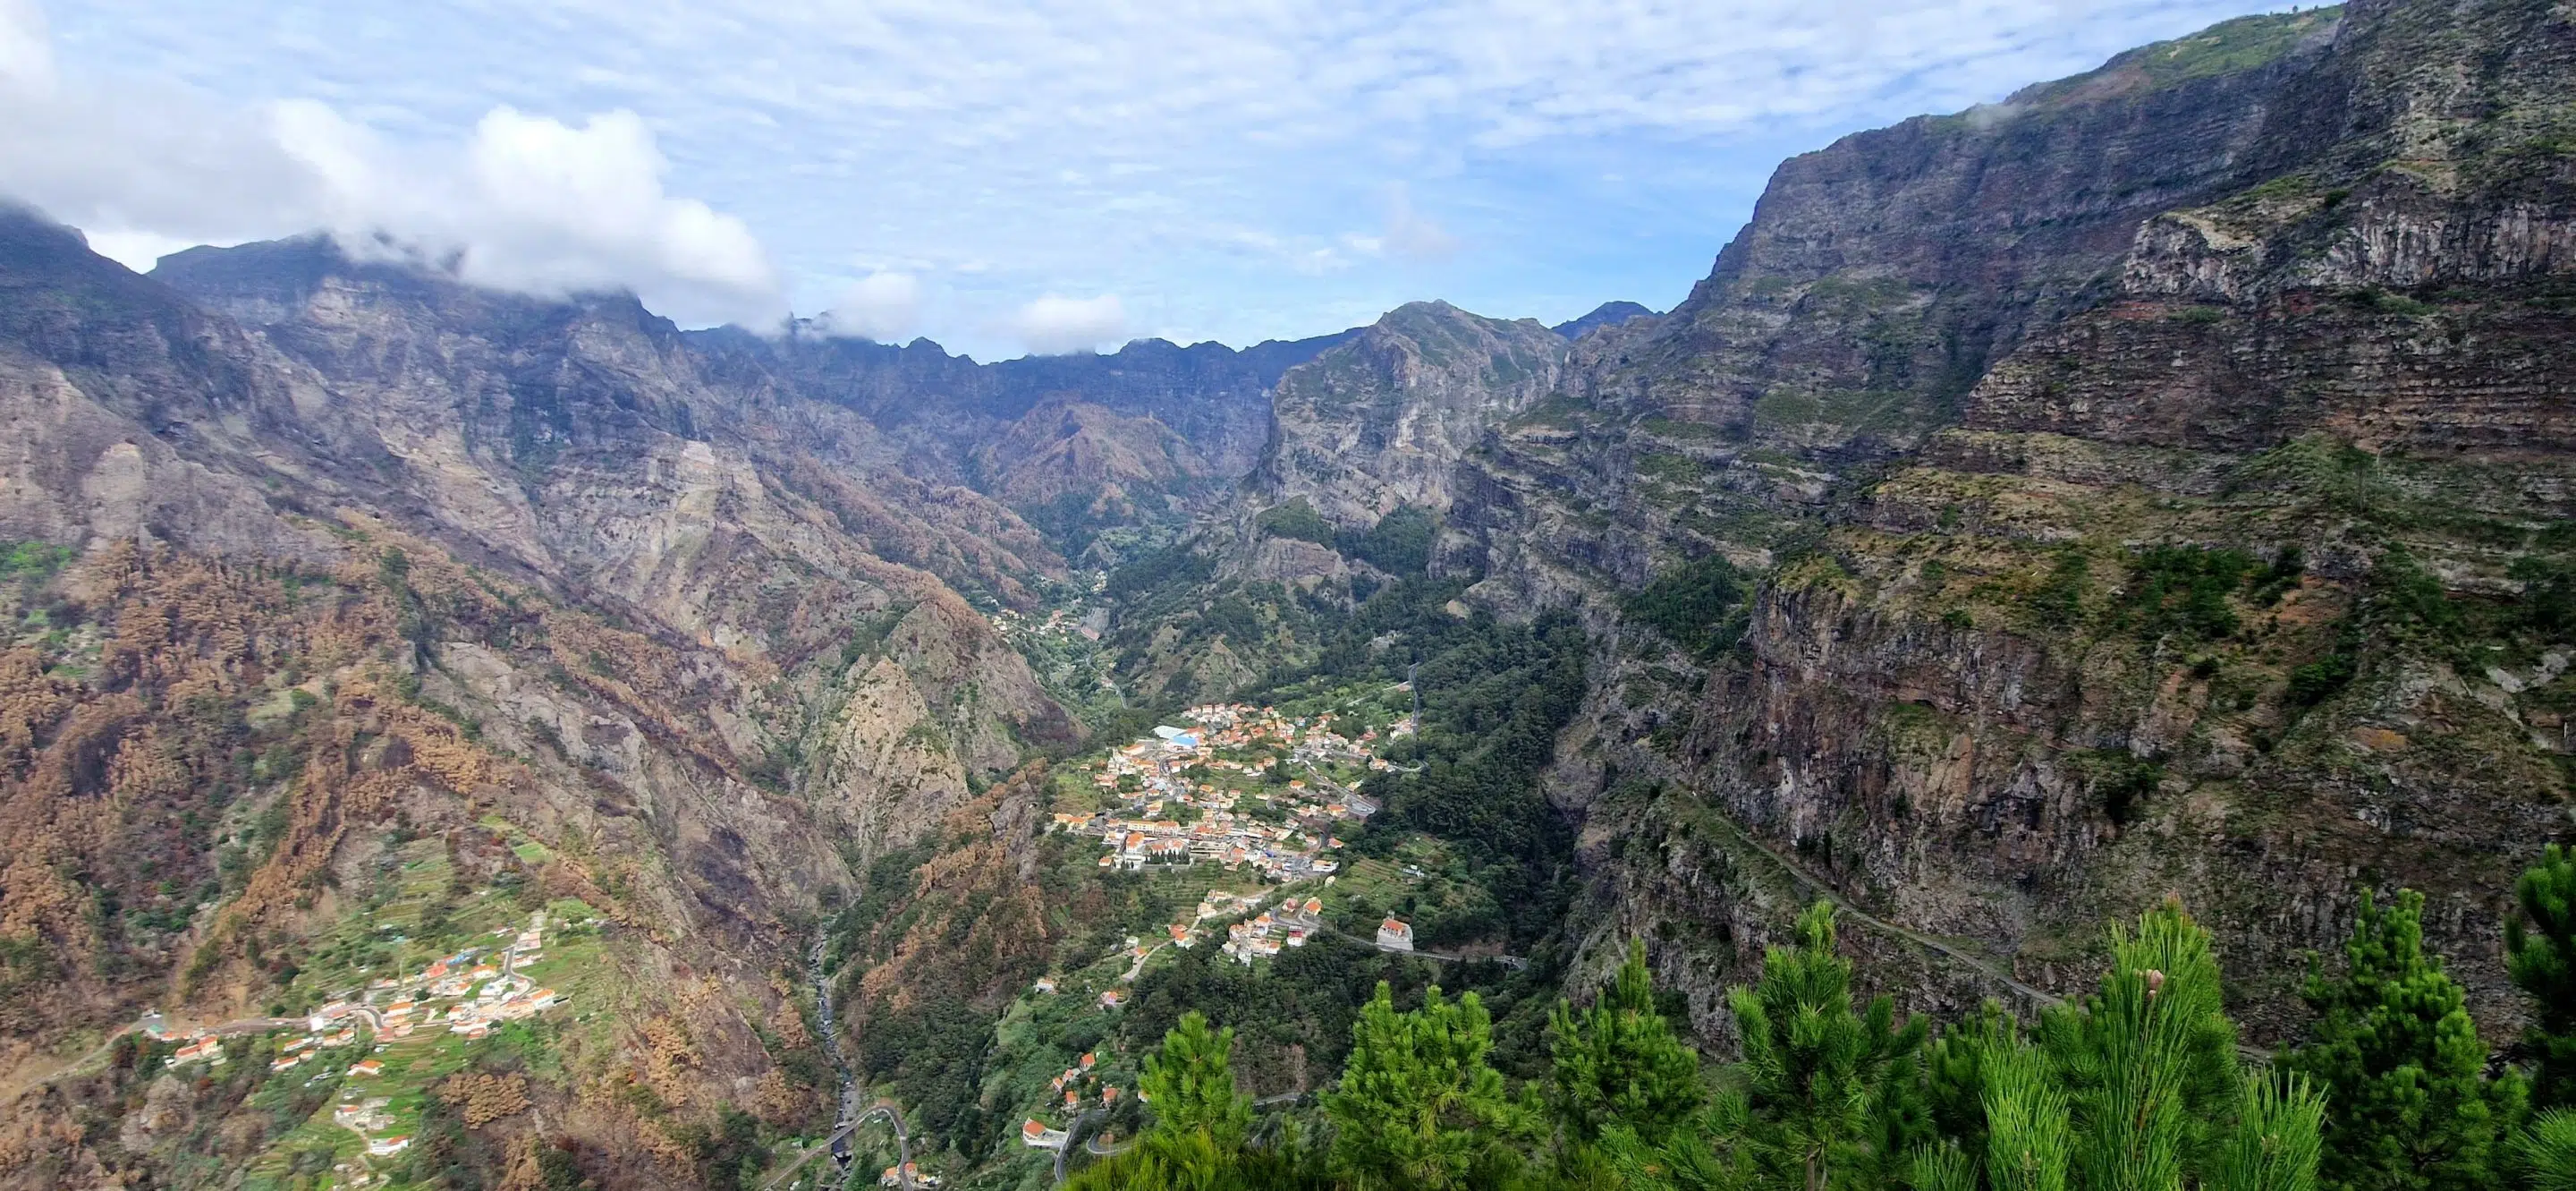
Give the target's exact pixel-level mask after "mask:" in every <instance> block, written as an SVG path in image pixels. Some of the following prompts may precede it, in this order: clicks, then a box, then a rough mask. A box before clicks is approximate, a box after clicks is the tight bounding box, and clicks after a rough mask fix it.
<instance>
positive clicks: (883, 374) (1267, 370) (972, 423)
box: [687, 328, 1357, 528]
mask: <svg viewBox="0 0 2576 1191" xmlns="http://www.w3.org/2000/svg"><path fill="white" fill-rule="evenodd" d="M1356 333H1357V332H1355V331H1345V332H1342V333H1339V334H1335V335H1323V336H1317V337H1315V338H1312V339H1301V340H1293V341H1272V342H1267V343H1261V344H1256V345H1254V346H1252V347H1249V348H1245V349H1243V350H1241V351H1236V350H1234V349H1233V348H1229V347H1226V346H1225V345H1223V344H1217V343H1200V344H1193V345H1191V346H1189V347H1177V346H1174V345H1173V344H1170V343H1167V342H1164V341H1162V340H1159V339H1147V340H1138V341H1136V342H1134V343H1130V344H1128V345H1127V346H1125V347H1123V348H1120V349H1119V350H1118V351H1116V352H1114V353H1111V354H1109V355H1070V356H1030V357H1025V358H1021V359H1016V360H1006V361H1002V362H1000V363H997V364H989V365H987V364H977V363H975V362H974V361H973V360H970V359H967V358H966V357H964V356H951V355H949V354H948V353H947V352H945V351H943V350H941V349H940V347H939V346H938V345H937V344H934V343H931V342H929V341H927V340H916V341H914V342H913V343H912V344H910V345H908V346H904V347H894V346H889V345H885V344H877V343H867V342H863V341H856V340H847V339H835V338H827V337H821V336H817V335H814V334H812V333H810V332H809V331H798V332H795V333H791V334H789V335H786V336H782V337H778V338H762V337H759V336H755V335H752V334H750V333H747V332H744V331H741V330H739V329H736V328H725V329H722V330H717V331H706V332H695V333H692V334H690V335H689V336H688V337H687V338H688V340H689V342H690V344H691V346H692V348H693V349H694V350H695V351H697V352H698V353H699V354H700V355H701V356H702V357H703V358H704V359H705V360H706V366H707V367H708V368H709V370H710V371H711V372H713V373H715V374H717V375H719V376H725V377H732V378H738V379H737V383H742V384H747V385H752V386H762V387H775V388H779V389H784V390H790V391H793V392H796V393H800V394H803V395H806V396H809V397H811V398H813V399H815V400H818V401H824V402H829V403H832V404H835V405H839V406H842V407H845V408H847V409H850V410H853V411H856V412H857V413H859V414H860V415H862V416H863V417H865V418H866V419H867V420H868V421H869V422H870V423H871V424H872V425H874V426H876V427H878V428H879V430H880V431H881V432H882V433H883V434H884V435H885V436H886V439H887V441H888V442H889V443H890V444H891V445H892V447H893V449H894V451H895V452H896V457H897V458H899V459H900V460H901V465H902V468H903V470H904V471H905V472H906V473H907V474H911V475H918V476H925V477H935V478H938V479H941V480H943V481H945V482H948V483H952V484H959V485H966V486H971V487H974V488H976V489H977V490H978V491H981V492H984V493H987V494H989V495H993V496H995V497H998V498H1000V499H1002V500H1003V501H1005V502H1008V503H1009V504H1011V505H1012V507H1014V508H1017V509H1020V510H1022V511H1024V512H1028V513H1030V514H1032V515H1034V516H1037V517H1039V518H1040V519H1041V520H1042V521H1046V522H1048V523H1049V524H1050V526H1051V527H1057V526H1061V527H1079V528H1090V527H1097V526H1100V525H1106V524H1113V523H1118V522H1121V521H1126V520H1132V519H1137V518H1153V517H1155V516H1157V515H1159V516H1161V517H1162V518H1163V519H1166V520H1169V519H1171V517H1172V510H1171V509H1170V508H1169V507H1167V506H1166V504H1165V501H1166V498H1170V499H1179V500H1184V501H1191V502H1195V503H1196V505H1198V506H1202V507H1203V506H1204V505H1206V504H1207V503H1208V501H1209V500H1210V499H1213V498H1220V497H1222V496H1223V494H1224V493H1225V492H1226V490H1227V489H1228V488H1229V487H1230V486H1231V485H1232V484H1233V483H1235V482H1236V481H1238V480H1240V479H1242V478H1243V476H1244V475H1245V474H1246V473H1248V472H1250V471H1251V470H1252V468H1253V466H1254V465H1255V464H1256V463H1257V462H1258V461H1259V458H1260V454H1261V451H1262V447H1263V444H1264V442H1265V441H1266V432H1267V430H1268V427H1269V407H1270V390H1271V387H1272V386H1273V385H1275V384H1277V383H1278V381H1279V378H1280V376H1281V374H1282V373H1284V372H1286V371H1287V370H1288V369H1290V368H1292V367H1294V366H1296V365H1298V364H1302V363H1304V362H1306V361H1307V360H1310V359H1313V358H1314V357H1315V356H1316V355H1317V354H1319V353H1321V352H1323V351H1324V350H1326V349H1328V348H1330V347H1332V346H1334V345H1335V344H1338V343H1341V342H1342V341H1344V340H1346V339H1348V338H1350V337H1351V336H1352V335H1354V334H1356ZM1112 485H1114V486H1116V487H1117V488H1118V489H1119V492H1118V493H1117V494H1116V495H1115V496H1114V497H1112V498H1111V499H1110V500H1109V502H1108V504H1107V505H1106V506H1104V507H1102V508H1101V509H1099V510H1098V511H1097V512H1095V511H1093V510H1091V509H1090V508H1088V507H1087V506H1086V507H1083V508H1079V509H1077V508H1075V507H1074V502H1075V501H1076V500H1077V499H1079V500H1086V501H1087V500H1088V498H1091V497H1093V496H1096V495H1098V494H1100V493H1101V491H1102V490H1103V488H1104V487H1105V486H1112Z"/></svg>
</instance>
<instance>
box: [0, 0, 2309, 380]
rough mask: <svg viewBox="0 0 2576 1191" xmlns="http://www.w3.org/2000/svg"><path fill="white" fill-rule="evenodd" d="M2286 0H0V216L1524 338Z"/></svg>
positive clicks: (1051, 346)
mask: <svg viewBox="0 0 2576 1191" xmlns="http://www.w3.org/2000/svg"><path fill="white" fill-rule="evenodd" d="M2282 7H2286V6H2283V5H2265V4H2259V3H2251V2H2248V0H1877V2H1871V0H1739V2H1733V3H1698V4H1675V3H1663V2H1658V0H1599V2H1597V3H1590V4H1583V3H1577V4H1566V3H1563V2H1562V0H1544V2H1542V0H1486V2H1484V3H1464V2H1458V0H1308V2H1305V3H1276V2H1271V0H1227V2H1223V3H1208V4H1196V3H1186V2H1180V0H1168V2H1165V3H1157V4H1125V3H1116V2H1114V0H1083V2H1072V0H1026V2H1023V3H1015V4H985V3H977V2H975V0H892V2H872V3H846V2H841V0H801V2H798V3H778V2H775V0H767V2H763V3H756V4H755V3H734V2H732V0H686V2H683V0H511V2H507V3H504V2H500V0H408V2H405V3H400V4H392V3H365V2H361V0H338V2H314V0H256V2H254V0H192V2H191V3H186V4H173V3H170V2H169V0H86V2H80V3H74V2H71V0H41V2H40V0H0V189H6V190H8V191H10V192H13V193H15V194H16V195H17V196H18V197H20V198H23V199H26V200H28V201H31V202H34V203H36V204H37V205H39V206H41V207H43V208H45V209H46V210H48V211H50V212H52V213H53V214H54V215H56V216H57V217H59V218H62V219H64V220H66V221H68V222H71V223H74V224H76V225H79V226H81V227H83V228H84V229H85V230H87V231H89V232H90V233H91V236H92V240H93V243H95V244H98V245H99V246H100V247H101V248H102V249H103V250H106V251H109V252H110V254H111V255H116V256H118V257H119V258H120V259H126V260H128V261H129V262H130V263H138V264H141V263H145V262H148V261H149V259H150V258H151V256H153V255H155V254H156V253H157V252H159V251H166V250H168V249H169V248H171V247H175V246H179V245H184V244H189V243H196V242H200V241H212V242H230V241H237V240H242V239H253V238H262V237H268V236H276V235H284V234H291V233H294V232H297V231H302V230H308V229H312V228H317V227H319V228H329V229H332V230H334V231H335V232H337V233H338V234H339V235H341V236H342V238H343V240H344V242H350V243H378V244H391V245H394V246H396V248H398V249H403V250H416V251H420V252H424V253H427V254H430V255H434V256H440V257H451V258H454V259H458V260H461V261H463V262H465V264H464V267H465V269H466V272H467V275H468V276H469V277H470V278H472V279H474V280H477V281H479V282H482V283H484V284H490V285H495V286H500V287H505V288H512V289H522V290H528V291H532V292H541V293H542V292H562V291H565V290H569V289H577V288H589V287H599V286H626V287H630V288H633V289H635V290H636V291H637V292H638V293H640V294H642V295H643V296H644V297H645V299H646V301H647V302H648V303H649V304H651V305H653V306H654V308H655V309H657V310H661V311H663V312H665V313H669V314H671V315H673V316H674V317H677V318H679V319H681V320H682V321H683V322H688V323H693V324H703V323H708V322H714V321H724V320H733V321H743V322H746V323H754V324H760V323H770V322H774V321H775V320H776V319H777V318H779V317H780V316H782V315H783V314H785V313H786V312H788V311H790V310H793V311H794V312H796V313H799V314H807V315H811V314H816V313H819V312H822V311H825V310H832V311H834V312H835V316H834V320H833V325H834V326H836V327H839V328H841V329H843V330H845V331H846V332H848V333H852V334H866V335H870V336H873V337H878V338H909V337H910V336H912V335H914V334H927V335H930V336H931V337H933V338H936V339H938V340H940V341H941V342H943V343H945V344H948V345H949V346H951V347H952V348H957V349H963V350H970V351H972V352H973V353H974V354H976V355H977V356H978V357H979V358H987V359H990V358H998V357H1001V356H1008V355H1015V354H1019V353H1020V352H1022V351H1027V350H1040V351H1062V350H1080V349H1084V348H1087V347H1091V346H1095V345H1114V344H1116V343H1118V342H1121V341H1123V340H1125V339H1126V338H1129V337H1132V336H1145V335H1160V336H1164V337H1167V338H1171V339H1175V340H1180V341H1184V342H1187V341H1194V340H1199V339H1211V338H1212V339H1219V340H1223V341H1225V342H1229V343H1235V344H1243V343H1249V342H1253V341H1257V340H1260V339H1264V338H1273V337H1294V336H1300V335H1310V334H1316V333H1320V332H1325V331H1330V330H1334V329H1338V328H1340V327H1343V326H1348V325H1353V324H1357V323H1362V322H1366V321H1369V320H1370V319H1372V318H1374V317H1375V316H1376V315H1377V314H1378V313H1379V312H1380V311H1382V310H1384V309H1386V308H1388V307H1391V306H1393V305H1396V304H1398V303H1401V302H1404V301H1407V300H1411V299H1416V298H1430V297H1439V298H1446V299H1448V300H1449V301H1452V302H1454V303H1456V304H1458V305H1460V306H1463V307H1466V308H1468V309H1471V310H1476V311H1479V312H1483V313H1488V314H1495V315H1504V316H1520V315H1532V316H1537V317H1540V318H1543V319H1547V320H1550V321H1556V320H1561V319H1565V318H1570V317H1572V316H1574V315H1577V314H1580V313H1582V312H1583V311H1585V310H1587V309H1590V308H1591V307H1592V306H1594V305H1596V304H1598V303H1600V302H1602V301H1604V300H1607V299H1611V298H1628V299H1633V300H1636V301H1641V302H1645V303H1647V304H1649V305H1652V306H1655V307H1657V308H1659V309H1660V308H1664V307H1667V306H1669V305H1671V304H1672V303H1673V302H1675V301H1677V300H1679V299H1680V297H1681V296H1682V295H1683V294H1684V293H1686V292H1687V291H1688V289H1689V287H1690V285H1691V283H1692V282H1693V281H1695V280H1697V279H1698V278H1700V277H1701V276H1703V275H1705V274H1706V273H1707V271H1708V267H1709V263H1710V261H1711V259H1712V258H1713V257H1714V256H1715V254H1716V252H1717V250H1718V249H1719V248H1720V247H1721V246H1722V245H1723V244H1724V243H1725V241H1726V240H1727V239H1728V238H1729V237H1730V236H1732V235H1733V234H1734V232H1735V230H1736V229H1737V228H1738V227H1739V226H1740V225H1741V224H1742V223H1743V221H1744V219H1745V217H1746V216H1747V215H1748V214H1749V213H1750V212H1751V209H1752V204H1753V200H1754V199H1755V198H1756V197H1757V196H1758V195H1759V194H1760V192H1761V188H1762V184H1763V182H1764V181H1765V179H1767V177H1768V176H1769V174H1770V172H1771V169H1772V167H1773V166H1774V165H1776V164H1777V163H1778V162H1779V160H1780V159H1781V158H1783V157H1785V156H1788V155H1790V154H1792V153H1796V152H1800V151H1803V150H1806V149H1811V148H1815V147H1818V146H1821V145H1823V144H1826V143H1828V142H1830V141H1831V140H1832V139H1833V138H1835V137H1836V136H1839V135H1841V134H1843V133H1846V132H1849V131H1853V130H1856V129H1861V128H1868V127H1874V126H1878V125H1882V124H1886V123H1890V122H1892V121H1894V120H1898V119H1901V118H1903V117H1905V116H1907V115H1911V114H1915V113H1919V112H1945V111H1955V110H1958V109H1960V108H1963V107H1966V106H1968V105H1971V104H1974V103H1978V102H1985V101H1991V100H1996V99H2000V98H2002V97H2003V96H2004V95H2006V94H2008V93H2010V92H2011V91H2013V90H2014V89H2016V88H2018V87H2019V86H2021V85H2023V84H2026V83H2030V82H2035V81H2040V80H2044V79H2049V78H2055V77H2060V76H2063V75H2066V74H2070V73H2074V72H2077V71H2080V70H2084V69H2088V68H2090V67H2091V66H2094V65H2096V64H2098V63H2099V62H2101V61H2102V60H2103V59H2104V58H2106V57H2108V56H2110V55H2111V54H2113V53H2115V52H2117V51H2119V50H2121V49H2125V48H2128V47H2130V46H2134V45H2140V44H2144V43H2146V42H2149V41H2154V40H2159V39H2162V38H2167V37H2173V36H2178V35H2180V34H2184V33H2188V32H2190V31H2192V30H2195V29H2198V28H2201V27H2203V26H2206V25H2208V24H2211V23H2213V22H2215V21H2218V20H2221V19H2224V18H2226V17H2229V16H2235V15H2241V14H2243V13H2246V12H2254V11H2265V10H2269V9H2277V8H2282ZM12 107H14V108H16V109H18V110H17V112H16V113H15V114H10V113H9V112H8V110H7V109H9V108H12Z"/></svg>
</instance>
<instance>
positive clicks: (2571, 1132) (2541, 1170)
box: [2515, 1108, 2576, 1191]
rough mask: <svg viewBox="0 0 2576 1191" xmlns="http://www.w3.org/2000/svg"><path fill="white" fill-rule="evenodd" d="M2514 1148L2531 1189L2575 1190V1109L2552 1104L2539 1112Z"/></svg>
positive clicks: (2549, 1190) (2543, 1190) (2546, 1190)
mask: <svg viewBox="0 0 2576 1191" xmlns="http://www.w3.org/2000/svg"><path fill="white" fill-rule="evenodd" d="M2515 1148H2516V1149H2517V1150H2518V1151H2519V1152H2520V1153H2519V1156H2520V1157H2521V1159H2522V1166H2523V1169H2524V1170H2525V1171H2526V1172H2528V1174H2529V1178H2530V1183H2531V1188H2532V1191H2576V1112H2571V1111H2569V1110H2567V1109H2564V1108H2553V1109H2550V1110H2549V1111H2547V1112H2544V1113H2542V1114H2540V1115H2539V1116H2538V1117H2537V1118H2535V1119H2534V1120H2533V1121H2532V1123H2531V1131H2530V1132H2528V1133H2525V1134H2523V1135H2522V1137H2521V1139H2520V1140H2519V1141H2518V1142H2517V1143H2516V1146H2515Z"/></svg>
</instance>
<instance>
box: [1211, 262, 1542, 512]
mask: <svg viewBox="0 0 2576 1191" xmlns="http://www.w3.org/2000/svg"><path fill="white" fill-rule="evenodd" d="M1564 355H1565V342H1564V340H1563V338H1562V337H1560V336H1558V335H1557V334H1556V333H1555V332H1552V331H1550V330H1548V329H1547V328H1546V327H1543V326H1540V325H1539V324H1538V323H1537V322H1535V321H1531V320H1526V319H1524V320H1522V321H1520V322H1502V321H1499V320H1495V319H1489V318H1482V317H1479V316H1477V315H1472V314H1469V313H1467V312H1466V311H1463V310H1460V309H1458V308H1456V307H1454V306H1451V305H1449V304H1448V303H1446V302H1421V303H1415V304H1412V305H1409V306H1401V307H1398V308H1396V309H1395V310H1393V311H1390V312H1389V313H1388V314H1387V315H1386V317H1384V318H1382V319H1379V320H1378V321H1377V322H1376V324H1374V325H1372V326H1370V327H1368V328H1367V329H1365V330H1363V331H1361V332H1360V333H1359V335H1358V336H1357V337H1355V338H1354V339H1352V340H1351V341H1350V342H1348V343H1345V344H1342V345H1341V346H1339V347H1336V348H1334V349H1333V350H1331V351H1329V352H1326V353H1324V354H1323V355H1322V356H1319V357H1317V358H1316V359H1315V360H1314V362H1312V363H1309V364H1306V365H1304V366H1302V367H1298V368H1293V369H1290V370H1289V371H1288V373H1287V374H1286V375H1285V376H1283V377H1281V378H1280V382H1279V391H1278V393H1277V395H1276V396H1275V397H1274V398H1273V399H1272V401H1271V416H1272V418H1273V419H1274V421H1275V426H1274V429H1273V430H1272V432H1271V436H1270V445H1269V446H1268V447H1267V448H1266V449H1265V451H1264V453H1263V456H1262V460H1261V465H1260V467H1259V468H1258V469H1256V470H1255V471H1254V473H1253V476H1252V478H1251V480H1250V481H1249V484H1248V487H1249V488H1250V490H1251V491H1252V492H1253V493H1255V494H1256V495H1257V496H1258V497H1259V498H1260V499H1263V500H1266V501H1269V502H1270V503H1273V504H1278V503H1283V502H1286V501H1291V500H1297V499H1300V498H1303V499H1304V500H1305V501H1306V502H1307V503H1308V504H1310V505H1311V506H1313V508H1314V509H1315V511H1316V512H1317V513H1319V514H1321V515H1322V516H1323V518H1324V520H1326V521H1328V522H1331V523H1332V524H1334V525H1336V526H1359V527H1365V526H1368V525H1370V524H1373V523H1375V522H1376V521H1377V519H1378V518H1380V517H1383V516H1385V515H1387V514H1388V513H1392V512H1394V511H1395V510H1396V509H1397V508H1398V507H1399V506H1402V505H1414V506H1418V507H1423V508H1430V509H1444V508H1446V507H1448V505H1449V503H1450V491H1449V483H1450V475H1451V472H1452V470H1453V469H1454V468H1455V466H1456V464H1457V462H1458V460H1459V459H1460V458H1461V457H1462V456H1464V455H1465V454H1466V453H1467V451H1468V450H1469V449H1470V448H1472V447H1474V446H1475V445H1476V444H1477V442H1478V441H1479V440H1481V439H1482V438H1483V437H1484V432H1485V429H1486V427H1488V426H1490V425H1492V424H1493V423H1495V422H1497V421H1499V420H1501V419H1503V418H1506V417H1509V416H1511V415H1512V414H1514V413H1517V412H1519V411H1520V410H1521V409H1522V408H1524V407H1526V406H1528V405H1529V404H1530V403H1531V402H1534V401H1536V400H1538V399H1539V398H1540V397H1543V396H1545V395H1546V394H1547V393H1548V392H1550V391H1551V390H1553V389H1554V388H1555V387H1556V380H1557V369H1558V367H1559V366H1560V364H1561V363H1562V361H1563V359H1564Z"/></svg>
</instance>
